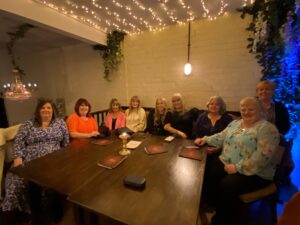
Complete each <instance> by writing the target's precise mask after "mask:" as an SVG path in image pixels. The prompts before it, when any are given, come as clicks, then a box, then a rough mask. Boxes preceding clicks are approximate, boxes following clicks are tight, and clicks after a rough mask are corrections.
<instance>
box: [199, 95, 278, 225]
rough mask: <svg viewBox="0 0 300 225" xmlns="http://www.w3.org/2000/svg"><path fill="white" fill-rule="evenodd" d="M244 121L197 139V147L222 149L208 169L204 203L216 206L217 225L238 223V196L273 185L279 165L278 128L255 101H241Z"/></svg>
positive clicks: (248, 98)
mask: <svg viewBox="0 0 300 225" xmlns="http://www.w3.org/2000/svg"><path fill="white" fill-rule="evenodd" d="M240 111H241V116H242V119H240V120H235V121H233V122H231V123H230V124H229V125H228V127H227V128H226V129H225V130H223V131H222V132H220V133H218V134H215V135H212V136H209V137H207V136H205V137H203V138H197V139H196V140H195V144H198V145H204V144H205V143H207V144H208V145H211V146H215V147H219V148H222V153H221V155H220V157H219V158H216V160H215V161H214V162H212V163H211V164H210V165H208V166H207V168H206V171H205V178H204V187H203V193H202V196H203V198H204V199H203V200H204V201H205V202H206V203H207V204H209V205H211V206H216V214H215V216H214V218H213V223H214V224H217V225H221V224H231V225H233V224H235V223H236V221H235V218H236V215H238V211H237V210H238V208H237V205H238V203H239V202H238V201H239V200H238V196H239V195H240V194H243V193H246V192H250V191H254V190H257V189H259V188H262V187H263V186H266V185H267V184H269V183H270V182H271V181H272V179H273V177H274V174H275V169H276V165H277V164H278V162H279V159H278V154H277V152H276V151H277V149H278V148H277V147H278V143H279V133H278V130H277V128H276V127H275V126H274V125H273V124H271V123H269V122H267V121H266V120H263V119H261V108H260V105H259V103H258V102H257V100H256V99H255V98H252V97H247V98H244V99H242V100H241V102H240Z"/></svg>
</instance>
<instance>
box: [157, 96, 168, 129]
mask: <svg viewBox="0 0 300 225" xmlns="http://www.w3.org/2000/svg"><path fill="white" fill-rule="evenodd" d="M158 101H162V102H163V103H164V104H165V111H164V113H163V114H162V115H161V114H160V113H159V111H158V110H157V107H156V104H157V102H158ZM168 111H169V110H168V105H167V100H166V99H165V98H157V99H156V101H155V110H154V125H159V122H160V121H163V122H164V121H165V118H166V114H167V112H168Z"/></svg>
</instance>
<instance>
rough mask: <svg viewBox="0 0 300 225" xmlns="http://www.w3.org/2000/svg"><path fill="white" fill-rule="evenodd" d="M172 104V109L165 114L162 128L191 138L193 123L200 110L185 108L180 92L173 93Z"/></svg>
mask: <svg viewBox="0 0 300 225" xmlns="http://www.w3.org/2000/svg"><path fill="white" fill-rule="evenodd" d="M172 106H173V111H172V113H170V114H168V115H167V116H166V119H165V126H164V129H165V130H166V131H168V132H169V133H171V134H174V135H176V136H179V137H181V138H189V139H191V138H193V123H194V122H195V121H196V119H197V117H198V115H199V112H200V111H199V110H198V109H196V108H192V109H190V110H186V109H185V106H184V103H183V98H182V95H181V94H180V93H175V94H173V96H172Z"/></svg>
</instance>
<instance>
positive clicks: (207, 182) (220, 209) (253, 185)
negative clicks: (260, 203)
mask: <svg viewBox="0 0 300 225" xmlns="http://www.w3.org/2000/svg"><path fill="white" fill-rule="evenodd" d="M269 183H270V181H269V180H265V179H262V178H260V177H258V176H245V175H242V174H239V173H236V174H231V175H229V174H227V173H226V172H225V170H224V164H223V163H222V162H221V161H220V159H219V158H218V157H214V158H213V159H210V161H209V164H207V166H206V171H205V176H204V184H203V193H202V196H203V199H204V201H205V202H206V203H207V204H208V205H211V206H215V207H216V216H215V221H214V222H215V224H217V225H222V224H231V225H234V224H236V221H235V220H236V218H237V217H238V215H239V211H238V204H239V203H240V201H239V198H238V196H239V195H240V194H243V193H247V192H251V191H255V190H257V189H260V188H262V187H264V186H266V185H267V184H269Z"/></svg>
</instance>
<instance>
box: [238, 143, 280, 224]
mask: <svg viewBox="0 0 300 225" xmlns="http://www.w3.org/2000/svg"><path fill="white" fill-rule="evenodd" d="M284 154H285V147H283V146H278V157H279V159H280V160H279V164H278V165H277V169H276V172H275V176H274V181H273V182H272V183H270V184H269V185H267V186H266V187H263V188H261V189H259V190H256V191H253V192H249V193H245V194H242V195H240V196H239V199H240V200H241V202H242V203H244V206H249V205H250V204H252V203H254V202H257V201H263V200H268V201H269V205H270V209H271V216H272V222H273V223H274V224H276V222H277V203H278V202H279V200H278V195H279V190H278V188H279V185H280V180H281V178H282V173H283V161H284V160H283V159H284ZM247 208H248V207H247ZM242 216H245V215H244V214H242Z"/></svg>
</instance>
